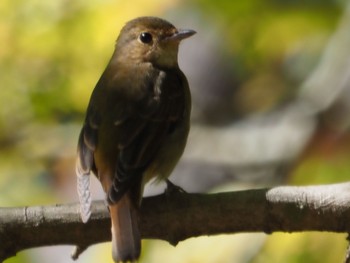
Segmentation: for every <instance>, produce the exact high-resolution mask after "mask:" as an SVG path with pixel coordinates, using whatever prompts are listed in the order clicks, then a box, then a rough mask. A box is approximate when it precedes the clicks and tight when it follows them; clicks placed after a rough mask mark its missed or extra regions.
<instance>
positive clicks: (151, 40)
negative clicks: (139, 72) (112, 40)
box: [115, 17, 196, 68]
mask: <svg viewBox="0 0 350 263" xmlns="http://www.w3.org/2000/svg"><path fill="white" fill-rule="evenodd" d="M195 33H196V32H195V31H193V30H179V29H177V28H176V27H174V26H173V25H172V24H171V23H169V22H167V21H165V20H163V19H160V18H156V17H139V18H136V19H134V20H131V21H129V22H128V23H127V24H126V25H125V26H124V27H123V29H122V30H121V32H120V35H119V37H118V39H117V43H116V50H115V57H116V59H117V60H118V59H121V61H123V62H124V63H125V62H126V61H127V62H128V63H132V64H139V63H151V64H153V66H155V67H159V68H172V67H176V66H177V65H178V64H177V54H178V48H179V43H180V42H181V40H183V39H185V38H188V37H190V36H192V35H193V34H195Z"/></svg>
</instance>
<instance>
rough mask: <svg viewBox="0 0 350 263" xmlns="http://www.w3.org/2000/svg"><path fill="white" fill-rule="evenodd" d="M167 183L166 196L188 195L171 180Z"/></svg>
mask: <svg viewBox="0 0 350 263" xmlns="http://www.w3.org/2000/svg"><path fill="white" fill-rule="evenodd" d="M165 182H166V189H165V193H166V194H171V193H181V194H185V193H186V191H185V190H184V189H182V188H181V187H180V186H177V185H175V184H173V183H172V182H171V181H170V180H168V179H166V180H165Z"/></svg>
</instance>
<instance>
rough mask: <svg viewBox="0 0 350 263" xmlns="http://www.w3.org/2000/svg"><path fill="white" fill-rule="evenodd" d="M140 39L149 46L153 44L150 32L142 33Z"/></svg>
mask: <svg viewBox="0 0 350 263" xmlns="http://www.w3.org/2000/svg"><path fill="white" fill-rule="evenodd" d="M139 39H140V41H141V42H142V43H145V44H148V43H151V42H152V35H151V34H150V33H148V32H142V33H141V34H140V36H139Z"/></svg>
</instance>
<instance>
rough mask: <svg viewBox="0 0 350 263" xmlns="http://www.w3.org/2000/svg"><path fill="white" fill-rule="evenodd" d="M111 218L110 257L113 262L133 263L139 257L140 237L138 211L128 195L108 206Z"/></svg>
mask: <svg viewBox="0 0 350 263" xmlns="http://www.w3.org/2000/svg"><path fill="white" fill-rule="evenodd" d="M110 213H111V218H112V256H113V260H114V261H115V262H127V261H131V262H133V261H135V260H137V259H138V258H139V256H140V251H141V236H140V231H139V226H138V209H137V208H136V207H135V205H134V203H133V202H132V201H131V198H130V195H129V193H127V194H125V195H124V196H123V197H122V198H121V199H120V200H119V201H118V203H117V204H114V205H111V206H110Z"/></svg>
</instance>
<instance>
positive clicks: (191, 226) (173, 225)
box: [0, 183, 350, 260]
mask: <svg viewBox="0 0 350 263" xmlns="http://www.w3.org/2000/svg"><path fill="white" fill-rule="evenodd" d="M78 211H79V207H78V204H66V205H55V206H38V207H18V208H0V244H1V247H0V260H4V259H6V258H8V257H11V256H14V255H15V254H16V253H17V252H19V251H21V250H23V249H27V248H33V247H39V246H47V245H60V244H72V245H76V246H77V249H76V251H75V253H74V255H73V256H72V257H73V258H74V257H75V258H76V257H77V256H78V255H79V254H80V253H81V252H82V251H84V249H85V248H87V247H88V246H90V245H92V244H95V243H100V242H105V241H109V240H110V238H111V236H110V230H109V229H110V220H109V214H108V211H107V209H106V207H105V205H104V202H103V201H96V202H94V204H93V211H92V216H91V219H90V220H89V222H88V223H87V224H83V223H82V222H81V220H80V216H79V212H78ZM140 227H141V233H142V237H143V238H151V239H163V240H166V241H169V242H170V243H171V244H173V245H176V244H177V243H178V242H179V241H182V240H184V239H187V238H189V237H196V236H201V235H216V234H222V233H238V232H265V233H272V232H276V231H282V232H298V231H311V230H313V231H332V232H344V233H348V232H350V183H342V184H334V185H323V186H308V187H292V186H286V187H276V188H272V189H257V190H245V191H238V192H228V193H217V194H188V193H183V192H176V191H175V192H174V191H172V192H170V193H168V192H166V193H164V194H162V195H158V196H153V197H147V198H145V199H144V200H143V203H142V207H141V220H140Z"/></svg>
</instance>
